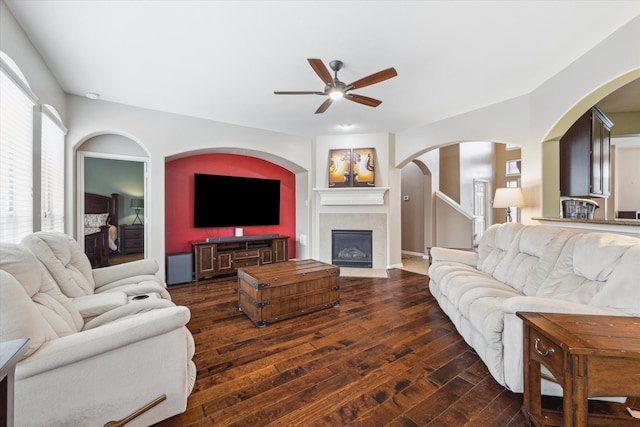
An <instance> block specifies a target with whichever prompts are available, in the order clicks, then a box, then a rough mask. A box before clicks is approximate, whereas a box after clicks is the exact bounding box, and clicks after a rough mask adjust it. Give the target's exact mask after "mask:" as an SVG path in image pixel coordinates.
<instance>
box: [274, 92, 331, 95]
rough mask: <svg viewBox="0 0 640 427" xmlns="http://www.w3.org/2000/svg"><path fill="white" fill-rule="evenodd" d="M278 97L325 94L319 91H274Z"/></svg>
mask: <svg viewBox="0 0 640 427" xmlns="http://www.w3.org/2000/svg"><path fill="white" fill-rule="evenodd" d="M273 93H275V94H276V95H324V92H317V91H274V92H273Z"/></svg>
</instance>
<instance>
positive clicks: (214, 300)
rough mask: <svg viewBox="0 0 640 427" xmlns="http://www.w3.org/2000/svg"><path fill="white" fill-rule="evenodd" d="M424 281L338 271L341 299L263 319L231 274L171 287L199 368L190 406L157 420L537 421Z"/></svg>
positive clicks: (486, 426) (394, 273) (487, 426)
mask: <svg viewBox="0 0 640 427" xmlns="http://www.w3.org/2000/svg"><path fill="white" fill-rule="evenodd" d="M427 283H428V278H427V277H426V276H423V275H420V274H415V273H411V272H407V271H402V270H391V271H390V278H389V279H356V278H342V279H341V305H340V307H336V308H328V309H325V310H321V311H318V312H314V313H309V314H306V315H304V316H300V317H295V318H292V319H289V320H285V321H282V322H277V323H273V324H271V325H268V326H266V327H264V328H257V327H255V326H254V324H253V323H252V322H251V321H250V320H249V319H248V318H247V317H246V316H245V315H244V313H242V312H240V311H238V308H237V278H235V277H231V278H227V279H217V280H211V281H203V282H200V284H198V285H196V284H184V285H176V286H172V287H170V293H171V296H172V297H173V299H174V301H175V302H176V304H180V305H185V306H187V307H189V308H190V309H191V313H192V318H191V321H190V322H189V324H188V327H189V329H190V330H191V332H192V333H193V336H194V339H195V342H196V354H195V357H194V362H195V364H196V366H197V370H198V376H197V379H196V384H195V388H194V390H193V393H192V394H191V396H190V397H189V401H188V407H187V411H186V412H185V413H184V414H180V415H177V416H175V417H173V418H171V419H168V420H165V421H163V422H161V423H159V424H157V426H158V427H160V426H163V427H166V426H180V427H185V426H212V425H215V426H224V425H237V426H264V425H273V426H293V425H304V426H309V425H331V426H337V425H363V426H383V425H384V426H386V425H391V426H394V425H395V426H425V425H429V426H464V425H469V426H483V427H491V426H511V427H516V426H526V425H529V424H528V423H527V421H526V419H525V417H524V416H523V415H522V413H521V412H520V406H521V404H522V395H520V394H514V393H511V392H509V391H507V390H506V389H504V388H503V387H502V386H500V385H499V384H498V383H496V382H495V381H494V380H493V378H492V377H491V376H490V375H489V373H488V371H487V369H486V368H485V366H484V364H483V363H482V362H481V361H480V359H479V358H478V356H477V355H476V354H475V353H474V352H473V350H472V349H471V348H470V347H469V346H467V345H466V344H465V342H464V341H463V340H462V338H461V337H460V335H458V333H457V332H456V331H455V328H454V327H453V325H452V324H451V323H450V322H449V320H448V318H447V317H446V315H445V314H444V313H443V312H442V311H441V310H440V308H439V307H438V304H437V303H436V301H435V300H434V299H433V297H431V295H430V293H429V290H428V287H427Z"/></svg>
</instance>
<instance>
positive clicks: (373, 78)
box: [346, 67, 398, 90]
mask: <svg viewBox="0 0 640 427" xmlns="http://www.w3.org/2000/svg"><path fill="white" fill-rule="evenodd" d="M397 75H398V72H397V71H396V69H395V68H393V67H391V68H387V69H386V70H382V71H378V72H377V73H374V74H371V75H370V76H367V77H363V78H361V79H360V80H356V81H355V82H353V83H351V84H350V85H347V88H346V90H351V89H360V88H361V87H365V86H370V85H372V84H376V83H380V82H382V81H385V80H387V79H390V78H392V77H395V76H397Z"/></svg>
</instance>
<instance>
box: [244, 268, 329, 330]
mask: <svg viewBox="0 0 640 427" xmlns="http://www.w3.org/2000/svg"><path fill="white" fill-rule="evenodd" d="M339 281H340V267H337V266H335V265H332V264H326V263H323V262H320V261H314V260H301V261H286V262H280V263H275V264H269V265H261V266H254V267H246V268H240V269H239V270H238V309H239V310H241V311H243V312H244V313H245V314H246V315H247V317H249V319H251V320H252V321H253V322H254V323H255V324H256V326H259V327H262V326H265V325H267V324H269V323H272V322H277V321H280V320H285V319H289V318H291V317H294V316H300V315H302V314H306V313H310V312H312V311H317V310H321V309H323V308H329V307H337V306H339V305H340V284H339Z"/></svg>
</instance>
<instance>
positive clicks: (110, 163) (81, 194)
mask: <svg viewBox="0 0 640 427" xmlns="http://www.w3.org/2000/svg"><path fill="white" fill-rule="evenodd" d="M77 166H78V168H77V170H78V175H77V192H76V194H77V199H76V206H77V218H79V220H78V230H77V233H78V234H77V235H78V236H79V238H78V241H79V242H80V243H81V244H84V240H83V239H82V238H80V236H82V235H83V234H84V222H83V221H82V220H80V219H81V218H83V217H84V215H85V212H86V210H87V206H85V197H86V195H87V194H90V195H99V196H105V197H109V196H111V195H112V194H117V195H118V196H117V200H118V201H117V206H118V208H117V214H116V215H117V217H116V218H113V219H112V220H110V224H112V225H114V226H115V228H116V230H115V231H114V236H113V237H114V239H113V241H111V240H110V251H109V253H110V257H109V264H114V263H120V262H128V261H132V260H135V259H140V258H144V257H145V254H146V253H147V243H146V242H147V239H146V236H147V235H148V230H147V221H146V218H147V215H146V213H145V210H144V205H145V200H146V199H147V178H146V177H147V170H148V156H147V153H146V152H145V150H144V149H143V148H142V147H141V146H140V145H139V144H138V143H137V142H136V141H134V140H132V139H130V138H128V137H126V136H122V135H116V134H101V135H96V136H93V137H91V138H88V139H87V140H86V141H84V142H83V143H82V144H81V145H79V147H78V149H77ZM123 256H126V257H123Z"/></svg>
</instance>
